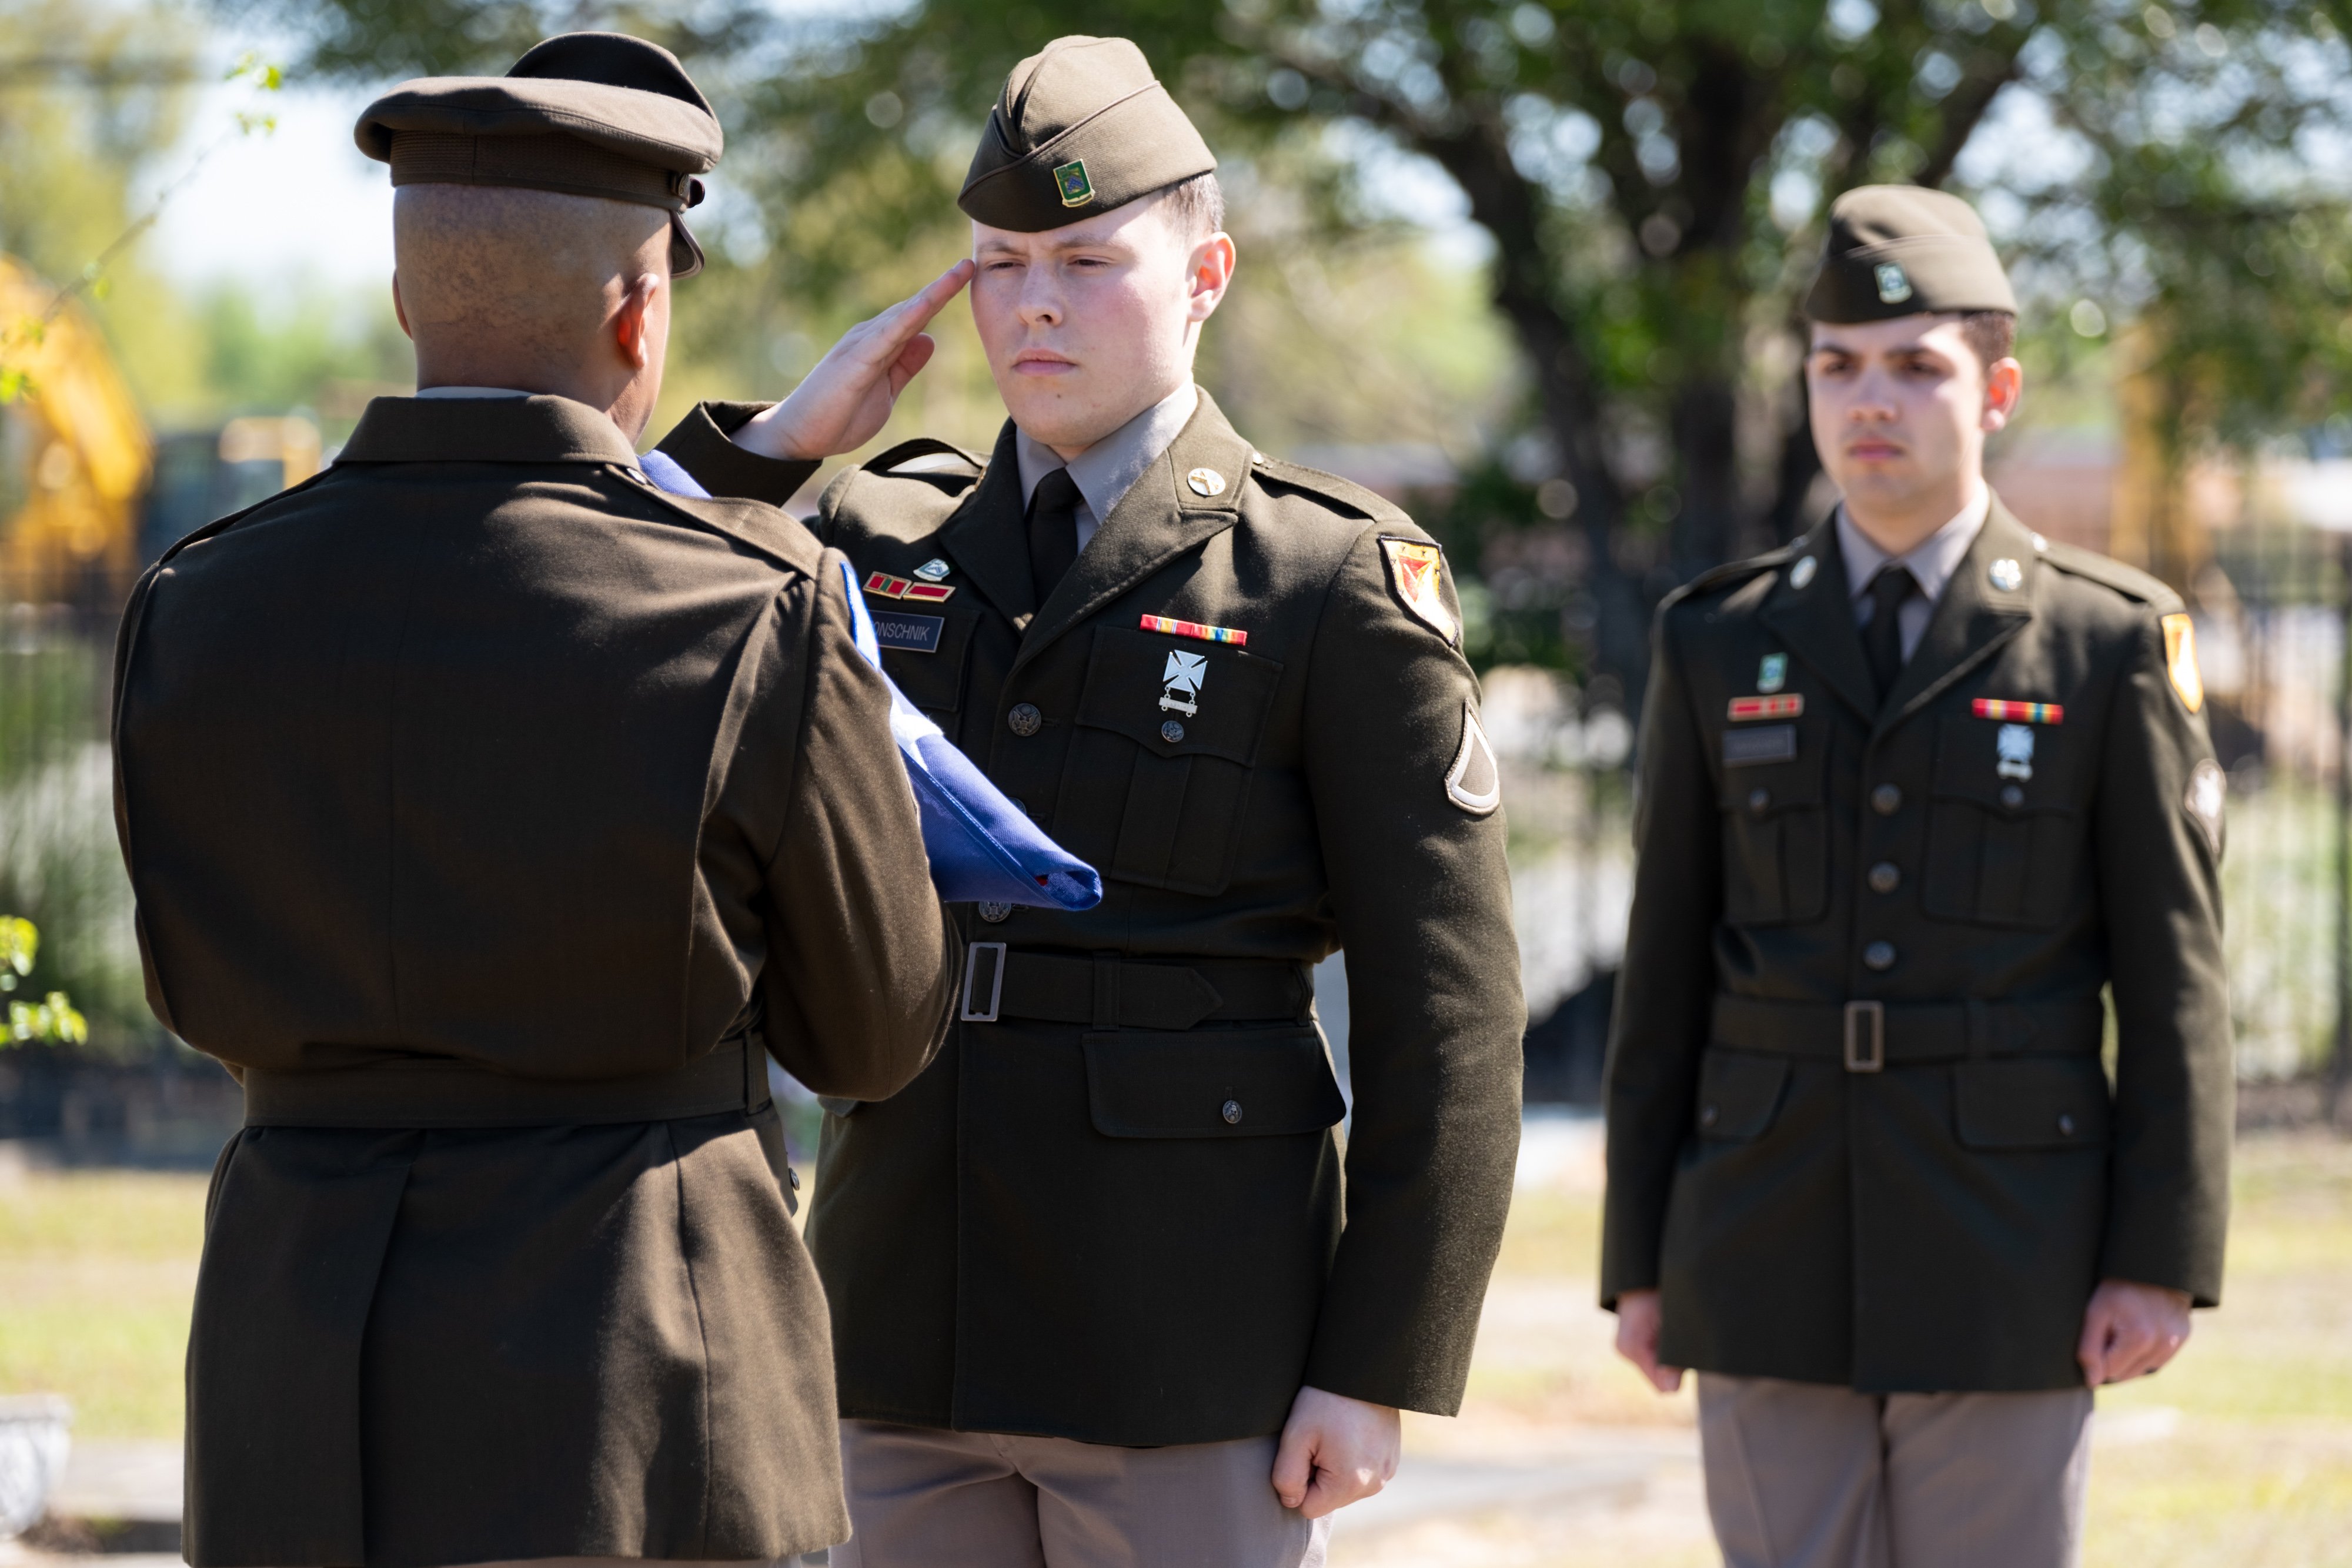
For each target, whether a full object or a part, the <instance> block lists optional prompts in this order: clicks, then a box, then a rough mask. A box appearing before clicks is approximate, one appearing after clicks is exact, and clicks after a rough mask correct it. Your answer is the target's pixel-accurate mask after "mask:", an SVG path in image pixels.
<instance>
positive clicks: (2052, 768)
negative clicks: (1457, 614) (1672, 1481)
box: [1601, 187, 2232, 1568]
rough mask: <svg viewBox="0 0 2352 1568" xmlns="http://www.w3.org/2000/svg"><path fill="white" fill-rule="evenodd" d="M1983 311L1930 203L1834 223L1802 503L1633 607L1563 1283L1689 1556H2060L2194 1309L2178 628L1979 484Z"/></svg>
mask: <svg viewBox="0 0 2352 1568" xmlns="http://www.w3.org/2000/svg"><path fill="white" fill-rule="evenodd" d="M2016 308H2017V307H2016V302H2015V298H2014V296H2013V295H2012V294H2011V290H2010V287H2009V283H2008V279H2007V278H2006V277H2004V276H2003V274H2002V271H2001V268H2000V262H1999V260H1998V258H1997V257H1996V256H1994V254H1993V251H1992V247H1991V246H1990V243H1989V242H1988V241H1987V239H1986V237H1985V233H1984V228H1983V225H1981V224H1980V223H1979V221H1978V219H1977V216H1976V214H1974V213H1973V212H1971V211H1970V210H1969V208H1968V207H1967V205H1966V204H1963V203H1961V202H1959V201H1958V200H1957V199H1955V198H1953V197H1951V196H1948V195H1944V194H1941V193H1936V192H1932V191H1924V190H1917V189H1913V188H1908V187H1874V188H1867V189H1863V190H1857V191H1853V192H1850V193H1847V194H1846V195H1844V196H1843V197H1841V198H1840V199H1839V200H1838V202H1837V203H1836V204H1835V205H1834V206H1833V207H1832V210H1831V215H1830V237H1829V245H1828V254H1827V256H1826V259H1825V260H1824V262H1823V263H1822V270H1821V275H1820V277H1819V279H1818V280H1817V281H1816V282H1815V284H1814V285H1813V287H1812V291H1811V294H1810V296H1809V297H1808V298H1807V300H1806V313H1807V314H1808V316H1810V317H1811V322H1812V326H1811V354H1810V356H1809V358H1808V359H1807V361H1806V382H1807V387H1808V389H1809V391H1810V393H1811V418H1812V427H1813V437H1814V441H1815V444H1816V445H1817V446H1818V447H1819V449H1820V452H1821V457H1822V465H1823V466H1824V468H1825V469H1826V470H1827V471H1828V473H1829V475H1830V476H1831V477H1832V479H1834V480H1835V481H1836V482H1837V484H1838V486H1839V487H1840V489H1841V490H1842V491H1843V497H1844V499H1843V505H1842V506H1841V507H1839V508H1838V510H1837V512H1836V514H1835V516H1834V517H1832V519H1831V520H1830V521H1828V522H1825V523H1823V524H1822V526H1821V527H1819V528H1815V529H1814V530H1813V531H1812V532H1811V534H1809V535H1807V536H1806V537H1804V538H1801V539H1799V540H1798V541H1797V542H1796V543H1794V544H1792V545H1790V546H1789V547H1787V548H1786V549H1780V550H1776V551H1773V552H1772V553H1770V554H1769V555H1765V556H1760V557H1759V558H1757V559H1754V560H1750V561H1745V562H1742V563H1740V564H1738V565H1737V566H1731V567H1727V568H1724V569H1722V570H1718V571H1715V572H1712V573H1709V574H1708V575H1706V576H1705V577H1703V578H1701V579H1699V580H1697V581H1696V582H1694V583H1692V584H1691V585H1690V586H1689V587H1687V588H1685V590H1683V591H1680V592H1679V593H1677V594H1675V596H1673V597H1672V598H1671V599H1669V600H1668V601H1667V602H1666V604H1665V605H1664V607H1663V608H1662V609H1661V610H1660V612H1659V616H1658V623H1657V647H1656V655H1655V664H1654V670H1653V674H1652V679H1651V687H1650V695H1649V703H1648V707H1647V711H1646V712H1645V713H1644V715H1643V746H1642V758H1641V798H1642V806H1641V813H1640V821H1639V824H1638V827H1637V839H1638V844H1639V850H1640V856H1641V859H1640V864H1639V869H1638V871H1637V873H1636V879H1635V890H1634V902H1633V925H1632V932H1631V936H1630V939H1629V943H1628V946H1627V948H1626V954H1625V967H1624V971H1623V978H1622V981H1621V982H1620V986H1619V992H1618V1003H1617V1017H1616V1024H1615V1030H1614V1038H1613V1040H1612V1046H1611V1051H1610V1061H1609V1071H1608V1106H1609V1192H1608V1200H1607V1208H1606V1218H1605V1224H1604V1232H1603V1240H1602V1260H1601V1292H1602V1301H1603V1304H1604V1305H1610V1306H1613V1307H1614V1308H1615V1309H1616V1311H1617V1312H1618V1346H1619V1349H1620V1350H1621V1351H1622V1352H1623V1353H1624V1354H1626V1355H1627V1356H1629V1357H1630V1358H1631V1359H1632V1360H1633V1361H1634V1362H1635V1363H1636V1364H1639V1365H1640V1366H1641V1367H1642V1368H1643V1371H1644V1372H1646V1373H1647V1374H1649V1375H1650V1376H1651V1377H1652V1378H1653V1380H1654V1381H1655V1382H1656V1383H1657V1385H1658V1386H1659V1387H1661V1388H1672V1387H1674V1386H1675V1385H1677V1384H1678V1383H1679V1381H1680V1377H1681V1371H1680V1369H1682V1368H1696V1369H1697V1371H1698V1376H1699V1385H1698V1397H1699V1432H1700V1439H1701V1444H1702V1447H1703V1449H1704V1452H1705V1460H1706V1489H1707V1502H1708V1510H1709V1512H1710V1514H1711V1516H1712V1518H1713V1521H1714V1523H1715V1528H1716V1533H1717V1539H1718V1540H1719V1542H1721V1544H1722V1546H1723V1550H1724V1554H1725V1556H1726V1558H1727V1561H1728V1562H1729V1563H1731V1564H1732V1565H1733V1568H1750V1565H1756V1568H1761V1565H1763V1564H1768V1563H1769V1564H1773V1565H1776V1568H1778V1565H1784V1564H1822V1565H1824V1568H1827V1565H1831V1564H1836V1565H1838V1568H1844V1565H1847V1564H1857V1565H1874V1564H1893V1565H1896V1568H1923V1565H1925V1568H1933V1565H1939V1564H1952V1565H1954V1568H1959V1565H1964V1564H1965V1565H1971V1568H1973V1565H1980V1564H1983V1563H2003V1564H2006V1565H2012V1568H2045V1565H2046V1568H2060V1565H2062V1564H2066V1563H2072V1562H2073V1561H2074V1557H2075V1553H2076V1550H2077V1547H2078V1544H2079V1540H2080V1534H2081V1517H2082V1500H2083V1488H2084V1479H2085V1477H2086V1475H2087V1461H2088V1448H2087V1442H2088V1432H2089V1420H2090V1415H2091V1406H2092V1396H2091V1390H2092V1389H2093V1388H2095V1387H2096V1386H2097V1385H2101V1384H2104V1383H2109V1382H2114V1381H2116V1380H2118V1379H2121V1378H2126V1377H2132V1376H2137V1375H2142V1374H2145V1373H2150V1372H2154V1371H2155V1370H2157V1369H2158V1367H2160V1366H2162V1365H2163V1364H2165V1362H2166V1361H2167V1360H2168V1359H2169V1358H2170V1357H2171V1355H2172V1354H2174V1352H2175V1351H2177V1350H2178V1349H2179V1346H2180V1344H2181V1343H2182V1342H2183V1341H2184V1340H2185V1339H2186V1338H2187V1337H2188V1333H2189V1308H2190V1307H2191V1305H2192V1304H2193V1305H2198V1306H2212V1305H2214V1304H2216V1302H2217V1301H2218V1300H2219V1296H2220V1291H2221V1243H2222V1229H2223V1223H2224V1218H2225V1213H2226V1205H2227V1176H2228V1170H2227V1166H2228V1148H2229V1140H2230V1132H2231V1090H2232V1085H2231V1049H2230V1026H2229V1011H2228V1007H2227V998H2226V991H2225V987H2224V983H2223V976H2222V967H2221V889H2220V882H2219V866H2220V862H2221V838H2222V797H2223V792H2224V790H2223V785H2224V781H2223V778H2222V775H2221V769H2220V768H2219V767H2218V766H2217V765H2216V764H2215V762H2214V760H2213V753H2212V747H2211V744H2210V741H2209V740H2208V738H2207V736H2206V730H2205V723H2204V720H2203V718H2202V717H2201V716H2200V709H2201V707H2202V706H2203V702H2204V693H2203V689H2202V687H2201V685H2200V682H2199V679H2198V674H2197V666H2196V660H2195V654H2194V651H2193V648H2192V645H2191V642H2190V635H2189V618H2188V616H2187V615H2186V614H2184V613H2183V612H2182V607H2181V604H2180V601H2179V599H2178V598H2177V597H2176V596H2175V595H2174V594H2173V592H2172V591H2170V590H2169V589H2168V588H2166V587H2165V586H2164V585H2163V584H2162V583H2160V582H2158V581H2156V580H2154V579H2152V578H2149V577H2147V576H2146V575H2144V574H2142V573H2140V572H2137V571H2133V570H2129V569H2128V568H2126V567H2122V566H2119V565H2117V564H2116V563H2115V562H2113V561H2110V560H2107V559H2105V558H2103V557H2099V556H2095V555H2092V554H2089V553H2087V552H2085V551H2082V550H2078V549H2069V548H2067V547H2065V546H2063V545H2056V544H2051V543H2049V542H2048V541H2046V540H2044V539H2043V538H2041V536H2039V535H2037V534H2034V533H2032V532H2030V531H2028V530H2027V529H2026V528H2024V527H2023V526H2022V525H2021V524H2020V523H2019V522H2018V521H2017V519H2016V518H2015V517H2011V515H2010V513H2009V511H2008V510H2007V508H2005V507H2003V506H2002V505H2001V504H2000V499H1999V497H1995V496H1993V495H1992V494H1991V492H1990V489H1988V488H1987V486H1986V485H1985V482H1984V476H1983V450H1984V440H1985V436H1986V434H1987V433H1989V432H1991V431H1994V430H1998V429H2000V427H2001V425H2002V424H2003V423H2006V422H2007V420H2008V418H2009V416H2010V415H2011V413H2012V412H2013V411H2014V409H2015V408H2016V406H2017V402H2018V398H2019V393H2020V391H2021V373H2020V370H2019V367H2018V364H2017V361H2015V360H2014V359H2012V358H2011V357H2010V347H2011V341H2012V340H2013V337H2014V333H2015V325H2016ZM2102 988H2111V989H2112V994H2113V998H2114V1010H2115V1019H2116V1054H2115V1060H2114V1076H2113V1081H2112V1082H2110V1080H2109V1077H2108V1075H2107V1073H2106V1071H2103V1069H2102V1065H2101V1036H2102V1009H2101V1003H2100V993H2101V990H2102Z"/></svg>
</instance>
